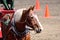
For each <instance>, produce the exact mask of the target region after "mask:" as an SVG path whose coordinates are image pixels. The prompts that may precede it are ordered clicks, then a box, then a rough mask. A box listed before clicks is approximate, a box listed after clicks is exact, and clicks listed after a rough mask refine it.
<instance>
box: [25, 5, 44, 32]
mask: <svg viewBox="0 0 60 40" xmlns="http://www.w3.org/2000/svg"><path fill="white" fill-rule="evenodd" d="M27 13H28V15H27V19H26V24H27V25H28V26H30V27H31V28H33V29H34V30H35V31H36V32H37V33H40V32H41V31H42V30H43V27H42V25H41V23H40V22H39V19H38V16H37V15H36V14H34V6H31V7H30V8H29V9H28V11H27Z"/></svg>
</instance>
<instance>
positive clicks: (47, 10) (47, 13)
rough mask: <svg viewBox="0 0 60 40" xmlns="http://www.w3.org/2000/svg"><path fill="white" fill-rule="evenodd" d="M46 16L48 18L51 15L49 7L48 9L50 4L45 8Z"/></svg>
mask: <svg viewBox="0 0 60 40" xmlns="http://www.w3.org/2000/svg"><path fill="white" fill-rule="evenodd" d="M45 17H46V18H48V17H50V14H49V9H48V4H47V5H46V9H45Z"/></svg>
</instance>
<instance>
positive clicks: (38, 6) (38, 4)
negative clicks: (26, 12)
mask: <svg viewBox="0 0 60 40" xmlns="http://www.w3.org/2000/svg"><path fill="white" fill-rule="evenodd" d="M35 8H36V10H40V3H39V0H36V5H35Z"/></svg>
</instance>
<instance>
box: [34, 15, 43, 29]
mask: <svg viewBox="0 0 60 40" xmlns="http://www.w3.org/2000/svg"><path fill="white" fill-rule="evenodd" d="M33 17H34V18H36V20H37V22H38V24H39V26H40V28H41V29H42V30H43V27H42V24H41V22H40V21H39V19H38V16H37V15H36V14H33Z"/></svg>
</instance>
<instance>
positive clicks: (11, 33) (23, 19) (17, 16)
mask: <svg viewBox="0 0 60 40" xmlns="http://www.w3.org/2000/svg"><path fill="white" fill-rule="evenodd" d="M34 8H35V6H31V7H29V8H28V9H26V8H22V9H18V10H17V11H15V13H14V15H13V18H12V20H11V21H10V23H9V25H8V26H7V27H6V26H5V25H4V24H3V23H2V25H3V26H2V30H3V36H4V37H3V40H31V39H30V37H31V36H30V29H28V28H27V27H31V28H32V29H31V30H34V31H36V33H41V31H42V30H43V27H42V25H41V23H40V22H39V19H38V16H37V15H36V14H34ZM6 20H7V19H6ZM26 26H27V27H26Z"/></svg>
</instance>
